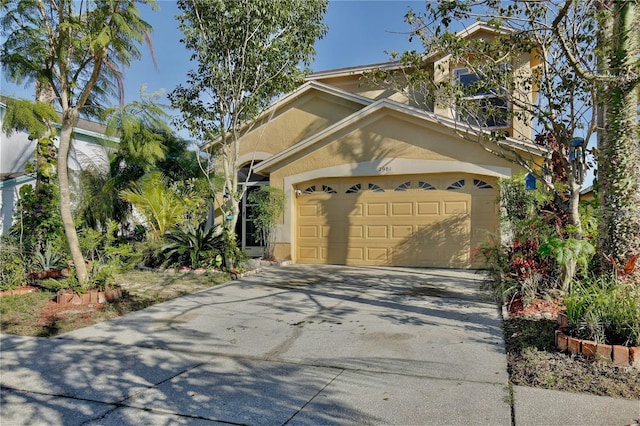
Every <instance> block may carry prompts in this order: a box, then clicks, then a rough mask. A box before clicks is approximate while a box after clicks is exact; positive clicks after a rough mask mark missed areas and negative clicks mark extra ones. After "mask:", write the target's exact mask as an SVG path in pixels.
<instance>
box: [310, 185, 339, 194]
mask: <svg viewBox="0 0 640 426" xmlns="http://www.w3.org/2000/svg"><path fill="white" fill-rule="evenodd" d="M315 192H324V193H327V194H337V193H338V192H337V191H336V190H335V189H333V188H332V187H330V186H328V185H322V186H321V187H320V186H318V187H316V185H311V186H310V187H308V188H307V189H305V190H304V191H302V193H303V194H313V193H315Z"/></svg>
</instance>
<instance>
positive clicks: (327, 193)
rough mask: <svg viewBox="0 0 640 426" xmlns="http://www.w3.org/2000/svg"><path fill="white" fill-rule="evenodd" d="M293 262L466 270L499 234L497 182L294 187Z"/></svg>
mask: <svg viewBox="0 0 640 426" xmlns="http://www.w3.org/2000/svg"><path fill="white" fill-rule="evenodd" d="M296 189H297V190H298V193H299V196H298V197H297V199H296V200H297V217H296V261H297V262H298V263H326V264H338V265H393V266H429V267H448V268H468V267H477V266H479V264H478V262H477V259H475V258H474V257H473V256H472V253H473V249H474V248H475V247H477V246H478V244H479V243H480V242H482V241H483V240H484V239H485V238H486V237H487V234H488V233H496V232H497V230H498V208H497V204H496V199H497V195H498V191H497V185H496V180H495V178H491V177H487V176H474V175H468V174H437V175H420V176H415V175H407V176H400V177H398V176H395V177H392V178H391V177H362V178H345V179H342V178H332V179H318V180H315V181H312V182H305V183H302V184H300V185H297V187H296Z"/></svg>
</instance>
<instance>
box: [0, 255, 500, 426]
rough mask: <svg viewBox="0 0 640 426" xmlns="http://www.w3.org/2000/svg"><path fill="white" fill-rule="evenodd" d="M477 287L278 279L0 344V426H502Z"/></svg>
mask: <svg viewBox="0 0 640 426" xmlns="http://www.w3.org/2000/svg"><path fill="white" fill-rule="evenodd" d="M481 280H482V276H481V275H479V274H477V273H475V272H474V271H462V270H440V269H414V268H385V267H344V266H325V265H293V266H289V267H285V268H268V269H264V270H262V271H260V272H258V273H256V274H254V275H250V276H248V277H246V278H244V279H241V280H238V281H234V282H232V283H229V284H225V285H222V286H219V287H215V288H212V289H209V290H206V291H202V292H199V293H195V294H192V295H189V296H185V297H181V298H179V299H175V300H172V301H169V302H166V303H162V304H159V305H155V306H152V307H150V308H147V309H145V310H142V311H139V312H135V313H133V314H129V315H126V316H124V317H120V318H117V319H114V320H111V321H107V322H104V323H100V324H97V325H94V326H91V327H87V328H84V329H80V330H76V331H74V332H71V333H67V334H64V335H61V336H59V337H58V338H55V339H33V338H32V339H29V338H17V337H13V336H2V340H1V341H0V344H1V345H2V351H3V355H2V365H1V369H2V375H1V376H0V382H1V384H2V386H3V392H2V413H1V416H2V417H1V419H0V420H2V421H3V424H15V423H23V424H34V423H38V422H40V423H48V424H65V425H67V424H142V423H146V424H214V423H226V424H251V425H262V424H264V425H284V424H292V425H297V424H454V423H458V424H460V423H464V424H502V425H509V424H511V412H510V405H509V391H508V387H507V384H508V378H507V373H506V358H505V354H504V347H503V339H502V336H501V328H500V325H501V323H500V318H499V314H498V310H497V308H496V305H495V303H493V302H492V301H491V300H490V299H489V298H488V296H487V295H486V294H485V293H483V292H481V291H480V290H479V286H480V282H481ZM5 421H8V422H11V423H4V422H5Z"/></svg>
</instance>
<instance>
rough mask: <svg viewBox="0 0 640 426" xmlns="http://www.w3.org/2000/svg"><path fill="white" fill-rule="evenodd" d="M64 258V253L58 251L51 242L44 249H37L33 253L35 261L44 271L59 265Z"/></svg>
mask: <svg viewBox="0 0 640 426" xmlns="http://www.w3.org/2000/svg"><path fill="white" fill-rule="evenodd" d="M63 259H64V256H63V255H62V253H60V252H58V251H56V250H55V248H54V247H52V245H51V243H47V245H46V246H45V248H44V251H37V252H35V253H34V254H33V263H34V264H35V265H36V266H37V267H38V268H40V270H42V271H48V270H49V269H51V268H54V267H56V266H59V265H60V263H61V261H62V260H63Z"/></svg>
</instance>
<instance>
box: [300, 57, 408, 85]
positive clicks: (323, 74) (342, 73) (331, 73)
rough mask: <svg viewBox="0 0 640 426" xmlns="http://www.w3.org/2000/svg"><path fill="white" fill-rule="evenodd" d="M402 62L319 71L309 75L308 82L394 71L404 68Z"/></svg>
mask: <svg viewBox="0 0 640 426" xmlns="http://www.w3.org/2000/svg"><path fill="white" fill-rule="evenodd" d="M402 67H403V65H402V64H400V61H389V62H379V63H377V64H367V65H357V66H353V67H344V68H335V69H330V70H325V71H318V72H314V73H311V74H309V75H307V77H306V78H305V80H306V81H315V80H321V79H325V78H337V77H348V76H352V75H360V74H365V73H367V72H371V71H374V70H383V71H392V70H396V69H400V68H402Z"/></svg>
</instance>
